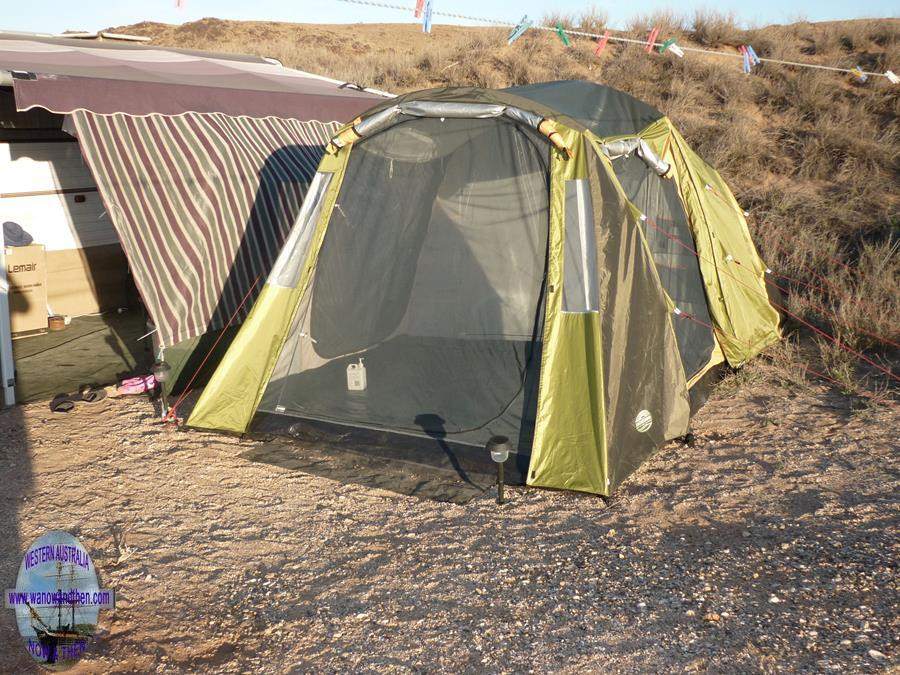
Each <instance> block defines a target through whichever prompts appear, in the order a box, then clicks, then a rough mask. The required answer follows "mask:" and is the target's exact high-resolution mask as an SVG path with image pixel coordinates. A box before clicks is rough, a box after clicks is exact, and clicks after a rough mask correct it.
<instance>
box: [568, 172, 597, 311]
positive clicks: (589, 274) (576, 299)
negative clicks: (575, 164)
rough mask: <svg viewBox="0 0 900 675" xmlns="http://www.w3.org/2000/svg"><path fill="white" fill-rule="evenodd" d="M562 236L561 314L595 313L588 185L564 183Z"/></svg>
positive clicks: (594, 260) (584, 181) (594, 263)
mask: <svg viewBox="0 0 900 675" xmlns="http://www.w3.org/2000/svg"><path fill="white" fill-rule="evenodd" d="M565 211H566V232H565V250H564V253H563V311H564V312H597V311H599V310H600V294H599V293H598V291H597V247H596V245H595V243H594V208H593V204H592V203H591V186H590V182H589V181H588V180H587V179H586V178H584V179H579V180H568V181H566V208H565Z"/></svg>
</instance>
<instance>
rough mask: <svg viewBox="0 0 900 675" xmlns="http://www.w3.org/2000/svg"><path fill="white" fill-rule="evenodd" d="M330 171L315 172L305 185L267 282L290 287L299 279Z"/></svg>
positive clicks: (326, 189)
mask: <svg viewBox="0 0 900 675" xmlns="http://www.w3.org/2000/svg"><path fill="white" fill-rule="evenodd" d="M333 175H334V174H331V173H317V174H316V175H315V177H314V178H313V181H312V183H311V184H310V186H309V190H308V191H307V193H306V198H305V199H304V200H303V206H302V207H301V208H300V213H299V214H298V215H297V220H296V221H294V227H293V228H291V234H290V236H289V237H288V240H287V241H286V242H285V244H284V248H282V249H281V254H280V255H279V256H278V260H276V261H275V266H274V267H273V268H272V273H271V274H270V275H269V280H268V283H269V285H271V286H281V287H283V288H294V287H295V286H296V285H297V284H298V283H300V276H301V272H302V270H303V263H304V262H305V261H306V255H307V253H308V251H309V242H310V241H312V235H313V232H315V230H316V223H318V222H319V214H321V213H322V204H323V203H324V202H325V195H326V194H327V192H328V186H329V185H330V184H331V177H332V176H333Z"/></svg>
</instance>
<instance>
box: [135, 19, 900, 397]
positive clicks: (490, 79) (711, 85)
mask: <svg viewBox="0 0 900 675" xmlns="http://www.w3.org/2000/svg"><path fill="white" fill-rule="evenodd" d="M556 21H559V22H560V23H562V24H563V25H565V26H570V27H576V26H580V27H581V28H582V29H583V30H586V31H588V32H597V31H598V30H601V29H602V28H603V26H604V25H605V22H606V17H605V16H603V14H602V13H600V12H597V11H589V12H587V13H585V14H583V15H578V16H564V15H558V16H552V17H547V18H546V19H545V22H549V23H555V22H556ZM653 26H659V27H661V28H662V33H661V36H662V37H669V36H677V37H678V39H679V42H681V43H682V44H685V45H691V44H695V45H706V46H714V47H716V48H719V49H723V50H727V49H735V51H736V46H737V45H739V44H742V43H745V44H746V43H749V44H752V45H753V46H754V48H755V49H756V51H757V53H758V54H759V55H760V56H772V57H775V58H783V59H795V60H796V59H799V60H806V61H811V62H815V63H820V64H825V65H836V66H843V67H848V66H853V65H856V64H860V65H861V66H863V67H864V68H868V69H872V70H877V71H884V70H886V69H892V70H894V71H895V72H898V71H900V20H897V19H884V20H859V21H845V22H833V23H823V24H810V23H796V24H791V25H787V26H769V27H765V28H755V29H747V30H743V29H741V28H739V27H738V26H737V25H736V24H735V21H734V18H733V17H732V16H729V15H721V14H717V13H714V12H709V11H704V12H700V13H698V14H696V15H695V16H694V17H693V19H692V20H687V19H685V18H683V17H680V16H678V15H676V14H673V13H670V12H666V13H657V14H654V15H652V16H644V17H637V18H636V19H635V20H634V21H632V23H631V25H630V27H629V29H630V31H631V33H632V34H633V35H634V36H636V37H640V38H644V37H646V35H647V33H648V32H649V30H650V28H651V27H653ZM121 30H123V31H126V32H129V33H137V34H142V35H149V36H151V37H153V38H154V42H155V43H156V44H164V45H172V46H178V47H190V48H196V49H209V50H218V51H233V52H250V53H257V54H262V55H265V56H273V57H275V58H278V59H280V60H281V61H282V62H284V63H285V65H287V66H292V67H297V68H301V69H304V70H309V71H313V72H318V73H322V74H325V75H329V76H332V77H336V78H340V79H343V80H348V81H352V82H357V83H359V84H363V85H368V86H375V87H379V88H382V89H386V90H389V91H395V92H403V91H409V90H415V89H422V88H427V87H436V86H460V85H468V86H471V85H476V86H482V87H505V86H510V85H517V84H524V83H529V82H541V81H547V80H556V79H586V80H592V81H597V82H602V83H604V84H609V85H612V86H614V87H618V88H620V89H623V90H625V91H627V92H629V93H631V94H633V95H635V96H637V97H638V98H641V99H644V100H646V101H648V102H650V103H652V104H654V105H656V106H658V107H659V108H660V109H661V110H663V111H664V112H665V113H666V114H668V115H669V116H670V117H671V118H672V120H673V121H674V122H675V123H676V125H677V126H678V127H679V128H680V129H681V130H682V132H683V133H684V135H685V136H686V137H687V139H688V141H689V142H690V143H691V144H692V145H693V146H694V148H695V149H696V150H697V151H698V152H699V153H700V155H701V156H703V157H705V158H706V159H707V160H708V161H709V162H710V163H711V164H713V165H714V166H716V167H717V168H718V169H719V170H720V171H721V172H722V174H723V175H724V176H725V178H726V180H727V181H728V182H729V184H730V185H731V186H732V188H733V190H734V192H735V194H736V196H737V197H738V200H739V201H740V202H741V203H742V204H743V206H744V207H745V208H748V209H749V210H750V211H751V213H752V215H751V217H750V219H749V221H750V228H751V230H752V232H753V236H754V239H755V241H756V242H757V244H758V246H759V248H760V250H761V253H762V255H763V257H764V259H765V260H766V261H767V263H768V264H769V266H770V267H771V268H772V269H774V270H775V271H776V272H779V273H781V274H783V275H786V276H787V277H790V279H785V278H777V279H776V280H777V283H779V284H781V285H784V286H785V287H786V288H788V290H789V291H790V293H789V297H788V307H789V308H790V309H791V311H792V312H796V313H797V314H799V315H801V316H802V317H804V319H805V320H808V321H811V322H813V323H815V324H816V325H817V326H821V327H822V328H825V329H827V330H829V331H831V332H833V333H835V334H837V335H839V336H840V337H841V339H842V340H845V341H846V342H847V343H849V344H850V345H852V346H853V347H854V348H856V349H863V350H867V353H868V354H870V355H871V356H872V357H873V358H876V359H885V360H888V359H891V358H895V357H896V351H891V348H890V346H889V344H888V343H886V342H885V341H883V340H879V339H878V338H876V337H873V335H876V336H880V337H882V338H884V339H886V340H887V341H890V342H893V343H900V255H898V248H900V208H898V207H900V196H898V191H897V184H898V170H900V156H898V131H897V122H896V121H897V118H898V114H900V97H898V96H897V91H898V89H897V88H896V87H895V86H893V85H891V84H889V83H888V82H887V81H886V80H885V79H884V78H872V79H870V81H869V82H868V83H866V84H859V83H856V82H854V81H853V80H852V79H851V78H849V77H843V76H841V75H836V74H833V73H826V72H816V71H808V70H803V71H797V70H793V69H790V68H785V67H782V66H774V65H770V64H764V65H763V66H761V67H759V68H758V69H757V70H756V71H755V73H754V74H753V75H752V76H746V75H744V74H743V73H742V72H741V70H740V62H739V61H737V60H736V59H735V60H731V59H723V58H721V57H699V56H696V55H689V57H688V58H686V59H684V60H683V61H682V60H678V59H674V58H672V57H670V56H668V55H667V56H662V55H658V54H653V55H650V56H648V55H647V54H645V53H644V52H643V51H642V50H641V49H639V48H636V47H623V46H622V45H618V44H610V45H609V47H608V48H607V50H606V51H605V52H604V54H603V55H602V57H601V58H599V59H598V58H597V57H595V56H594V55H593V43H592V41H591V40H589V39H573V40H572V46H571V47H570V48H566V47H564V46H563V44H562V43H561V41H560V40H559V39H558V37H557V36H556V35H554V34H552V33H544V32H539V31H529V32H528V33H527V34H526V35H524V36H523V37H522V38H521V39H519V40H518V41H517V42H516V43H515V44H513V45H512V46H507V45H506V35H507V30H506V29H483V28H464V27H456V26H437V27H436V28H435V31H434V34H433V35H431V36H427V35H423V34H422V33H421V31H420V30H419V28H418V27H417V26H413V25H384V24H380V25H379V24H367V25H353V26H318V25H315V26H314V25H296V24H280V23H265V22H227V21H221V20H218V19H204V20H202V21H197V22H193V23H189V24H184V25H182V26H168V25H163V24H151V23H144V24H138V25H136V26H129V27H127V28H126V27H123V28H122V29H121ZM336 55H339V58H336ZM823 308H824V309H825V310H826V311H825V312H823V311H821V310H822V309H823ZM795 327H796V325H795ZM786 349H787V348H786V347H785V348H782V352H783V353H782V356H784V355H785V354H787V355H788V356H794V357H796V356H798V354H797V353H794V352H791V351H789V350H788V351H784V350H786ZM776 351H777V350H776ZM844 354H846V353H844ZM803 358H804V359H810V358H813V360H814V361H816V362H817V363H818V367H819V368H825V369H827V372H828V373H830V375H831V376H832V377H834V379H836V380H839V381H844V380H846V381H847V382H857V381H858V380H859V378H860V371H859V369H858V368H856V365H855V364H856V360H855V359H851V360H849V361H846V360H845V361H842V360H841V359H839V358H838V357H837V355H836V353H834V350H833V349H832V348H830V347H829V348H827V349H826V348H823V349H820V350H818V355H815V354H814V353H812V352H810V350H808V349H805V350H803ZM801 360H802V359H801ZM780 363H782V365H786V364H790V363H792V361H791V360H790V359H789V358H782V359H781V361H780ZM823 364H824V365H823ZM767 367H768V366H767ZM814 367H815V365H814ZM803 374H804V372H803V371H802V369H797V368H795V372H794V373H793V375H792V376H793V377H802V376H803ZM747 376H751V374H749V373H748V375H747ZM882 379H883V378H882ZM872 382H873V383H874V382H875V380H873V381H872Z"/></svg>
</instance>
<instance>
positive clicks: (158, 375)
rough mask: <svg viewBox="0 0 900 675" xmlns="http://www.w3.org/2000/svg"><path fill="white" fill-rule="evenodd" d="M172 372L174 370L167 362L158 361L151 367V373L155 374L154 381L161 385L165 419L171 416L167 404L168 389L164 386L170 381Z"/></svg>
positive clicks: (160, 395)
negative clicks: (170, 372)
mask: <svg viewBox="0 0 900 675" xmlns="http://www.w3.org/2000/svg"><path fill="white" fill-rule="evenodd" d="M170 370H172V366H170V365H169V364H168V363H166V362H165V361H157V362H156V363H154V364H153V365H152V366H150V372H151V373H153V377H154V379H155V380H156V381H157V382H158V383H159V397H160V401H161V402H162V414H163V417H165V416H166V415H168V414H169V404H168V403H166V388H165V386H164V384H165V381H166V380H167V379H169V371H170Z"/></svg>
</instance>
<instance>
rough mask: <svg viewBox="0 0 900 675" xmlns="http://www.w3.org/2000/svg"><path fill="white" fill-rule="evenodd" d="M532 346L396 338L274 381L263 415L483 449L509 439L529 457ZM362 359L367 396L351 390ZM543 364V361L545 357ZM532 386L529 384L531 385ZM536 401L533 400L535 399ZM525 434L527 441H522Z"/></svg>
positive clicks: (263, 406)
mask: <svg viewBox="0 0 900 675" xmlns="http://www.w3.org/2000/svg"><path fill="white" fill-rule="evenodd" d="M529 345H530V343H528V342H525V341H514V340H490V339H480V340H465V339H452V338H436V337H410V336H397V337H394V338H391V339H390V340H387V341H386V342H383V343H381V344H379V345H378V346H376V347H373V348H372V349H369V350H368V351H366V352H365V353H362V354H356V355H354V356H352V357H339V358H336V359H334V360H332V361H329V362H328V363H325V364H324V365H322V366H320V367H318V368H315V369H313V370H308V371H304V372H300V373H296V374H291V375H288V376H287V377H285V378H283V379H281V380H279V381H277V382H273V383H272V384H270V386H269V390H267V392H266V396H265V397H264V398H263V404H262V406H261V410H266V411H268V412H273V413H274V412H275V411H276V410H277V411H278V412H279V413H282V412H283V413H285V414H286V415H288V416H293V417H299V418H301V419H317V420H322V421H326V422H333V423H335V424H340V425H347V426H354V427H356V426H360V427H368V426H371V427H376V428H382V429H387V430H393V431H395V432H398V433H399V434H412V435H418V436H427V437H430V438H431V439H434V440H436V441H437V442H442V441H443V440H446V441H450V442H452V441H456V442H458V443H461V444H462V443H465V444H469V445H470V446H476V447H478V448H483V447H484V444H485V442H487V440H488V439H489V438H490V437H491V436H495V435H503V436H507V437H508V438H510V439H511V440H512V441H513V444H514V446H516V444H518V443H519V441H520V440H521V444H520V445H518V447H519V451H520V452H524V453H526V454H527V453H530V449H531V428H530V427H531V423H533V421H532V422H531V423H526V424H524V425H523V422H522V417H523V413H524V414H525V416H526V418H530V419H531V420H533V411H531V412H526V411H525V410H523V409H527V408H529V407H530V406H529V405H528V404H526V403H525V402H524V398H525V394H527V393H532V394H533V392H525V391H524V389H523V384H522V375H521V372H522V369H523V367H524V364H525V362H526V360H527V356H526V355H527V353H528V351H530V350H529ZM360 356H361V357H363V359H364V361H365V366H366V372H367V387H366V389H365V391H348V389H347V366H348V365H349V364H351V363H354V362H357V361H358V359H359V357H360ZM538 358H539V357H538ZM529 381H530V380H529ZM528 398H529V400H530V401H531V400H533V397H532V396H529V397H528ZM520 436H523V438H521V439H520Z"/></svg>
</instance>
